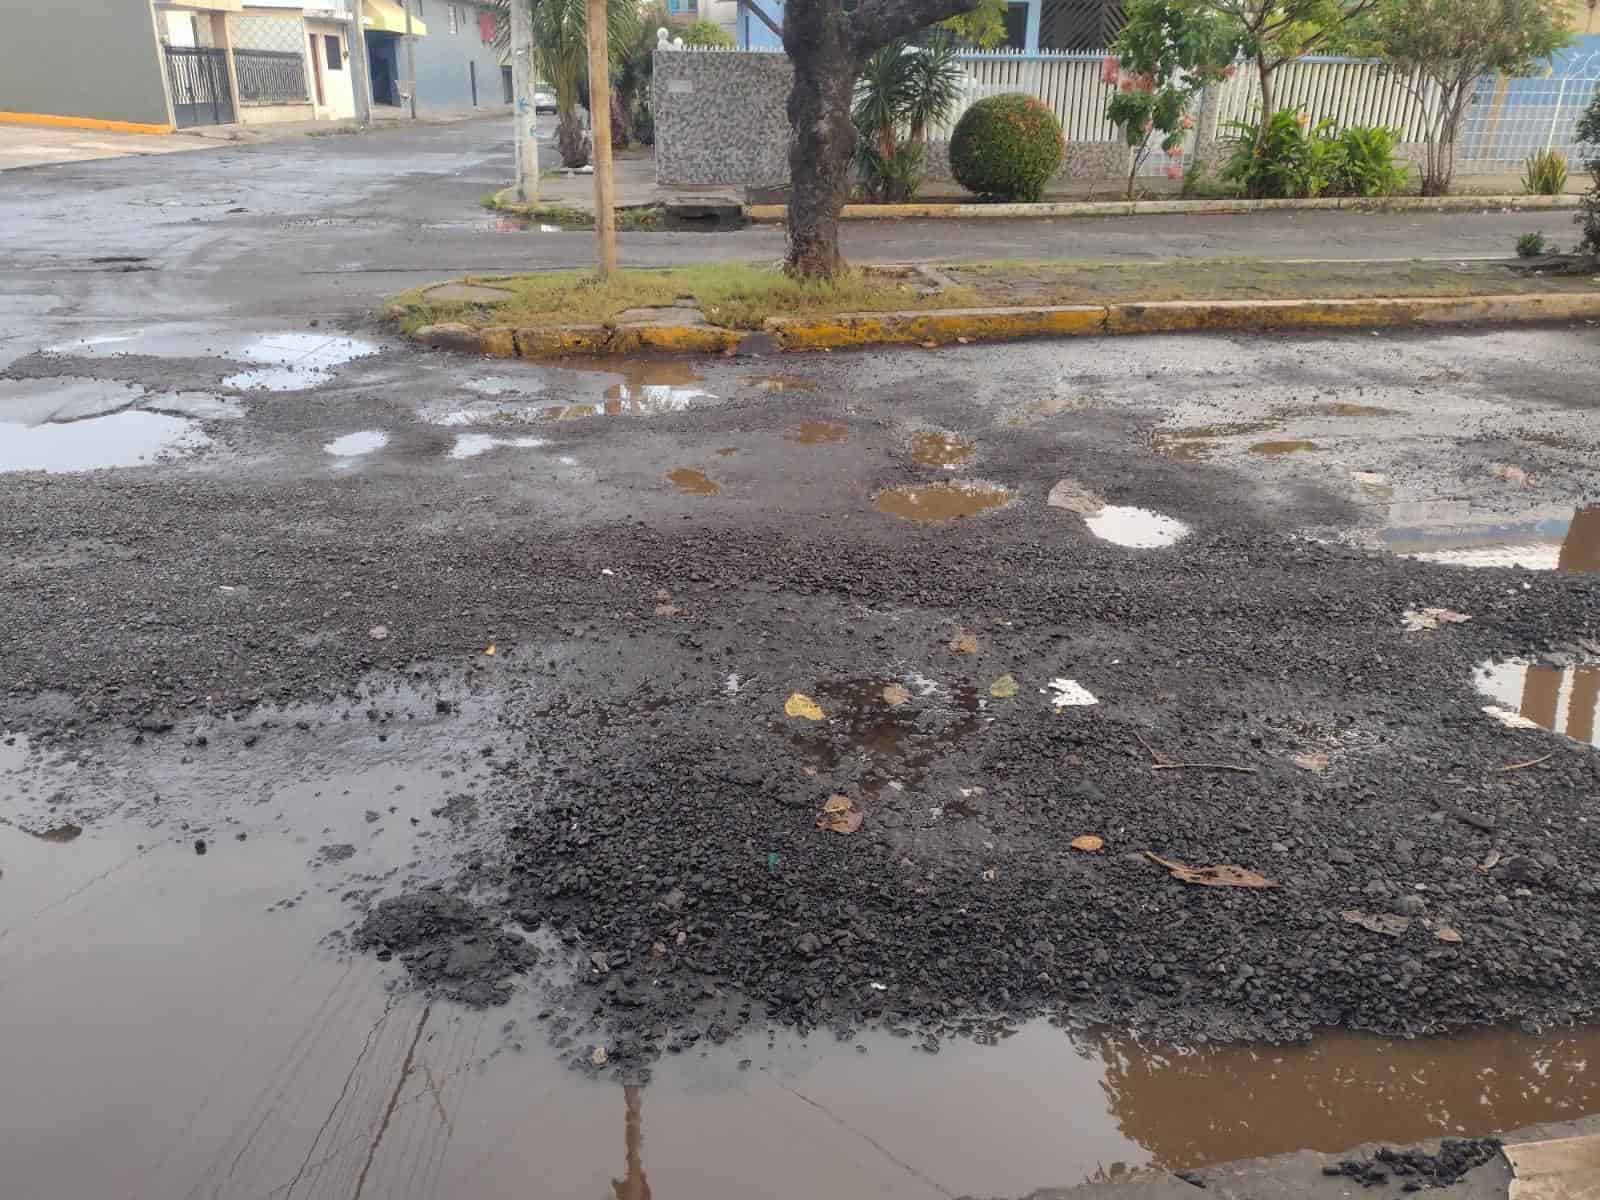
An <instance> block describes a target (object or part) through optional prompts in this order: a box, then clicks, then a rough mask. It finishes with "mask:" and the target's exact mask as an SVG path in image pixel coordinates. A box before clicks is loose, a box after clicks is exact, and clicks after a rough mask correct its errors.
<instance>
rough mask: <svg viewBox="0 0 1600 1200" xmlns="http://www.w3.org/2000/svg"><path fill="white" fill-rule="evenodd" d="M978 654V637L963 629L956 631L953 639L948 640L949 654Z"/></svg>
mask: <svg viewBox="0 0 1600 1200" xmlns="http://www.w3.org/2000/svg"><path fill="white" fill-rule="evenodd" d="M977 652H978V635H977V634H975V633H972V632H970V631H968V630H965V629H960V630H957V631H956V635H955V637H953V638H951V639H950V653H951V654H976V653H977Z"/></svg>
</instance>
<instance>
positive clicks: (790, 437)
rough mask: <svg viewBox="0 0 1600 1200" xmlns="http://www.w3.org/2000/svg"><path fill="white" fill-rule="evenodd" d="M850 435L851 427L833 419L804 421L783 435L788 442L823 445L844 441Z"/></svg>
mask: <svg viewBox="0 0 1600 1200" xmlns="http://www.w3.org/2000/svg"><path fill="white" fill-rule="evenodd" d="M849 436H850V427H849V426H848V425H840V424H837V423H836V422H833V421H802V422H800V424H799V425H798V426H797V427H796V428H794V429H791V430H789V432H788V433H786V434H784V435H783V440H784V441H786V442H797V443H799V444H800V445H802V446H822V445H826V444H828V443H829V442H842V441H844V440H845V439H846V438H848V437H849Z"/></svg>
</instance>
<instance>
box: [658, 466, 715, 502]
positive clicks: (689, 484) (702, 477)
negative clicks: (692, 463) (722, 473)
mask: <svg viewBox="0 0 1600 1200" xmlns="http://www.w3.org/2000/svg"><path fill="white" fill-rule="evenodd" d="M667 479H668V481H669V482H670V483H671V484H672V486H673V487H675V488H677V489H678V490H679V491H680V492H682V493H684V494H685V495H688V496H715V495H716V494H717V493H718V492H720V491H721V490H722V489H721V488H720V487H719V486H717V484H716V483H715V482H714V481H713V480H712V479H711V478H710V477H709V476H708V475H707V474H706V473H705V472H704V471H696V470H693V469H692V468H689V467H679V468H677V469H676V470H673V471H668V472H667Z"/></svg>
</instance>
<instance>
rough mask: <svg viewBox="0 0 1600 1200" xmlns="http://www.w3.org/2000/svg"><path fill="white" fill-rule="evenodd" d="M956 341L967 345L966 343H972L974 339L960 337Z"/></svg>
mask: <svg viewBox="0 0 1600 1200" xmlns="http://www.w3.org/2000/svg"><path fill="white" fill-rule="evenodd" d="M956 341H958V342H960V343H961V344H962V345H963V346H966V345H970V344H971V342H972V339H971V338H964V337H958V338H957V339H956Z"/></svg>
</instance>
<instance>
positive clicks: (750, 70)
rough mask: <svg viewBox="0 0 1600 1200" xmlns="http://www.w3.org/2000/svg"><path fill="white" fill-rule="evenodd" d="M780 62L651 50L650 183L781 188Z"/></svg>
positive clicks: (784, 73)
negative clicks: (652, 171)
mask: <svg viewBox="0 0 1600 1200" xmlns="http://www.w3.org/2000/svg"><path fill="white" fill-rule="evenodd" d="M792 78H793V71H792V69H791V68H790V66H789V58H788V56H787V55H784V54H754V53H748V52H739V51H718V50H657V51H656V52H655V78H654V82H653V83H652V86H651V100H650V107H651V111H652V112H653V113H654V115H655V121H656V182H657V183H660V184H663V185H669V186H684V185H689V186H693V185H697V184H708V185H722V186H729V185H732V186H743V187H778V186H782V185H783V184H786V183H788V182H789V118H788V115H787V114H786V113H785V111H784V105H785V104H786V102H787V101H788V98H789V85H790V81H791V79H792Z"/></svg>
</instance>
